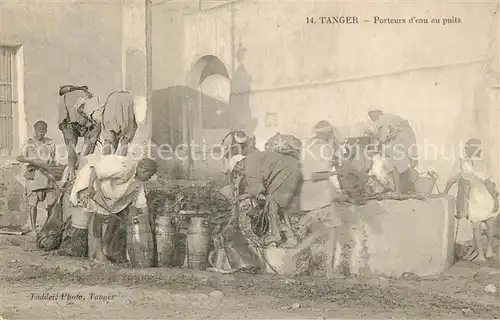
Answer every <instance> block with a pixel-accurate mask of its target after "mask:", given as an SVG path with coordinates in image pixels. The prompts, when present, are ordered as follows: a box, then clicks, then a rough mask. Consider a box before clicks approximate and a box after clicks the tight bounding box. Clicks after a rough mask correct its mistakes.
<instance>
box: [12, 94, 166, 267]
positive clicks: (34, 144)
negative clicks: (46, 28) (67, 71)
mask: <svg viewBox="0 0 500 320" xmlns="http://www.w3.org/2000/svg"><path fill="white" fill-rule="evenodd" d="M59 95H60V104H59V115H60V118H59V129H60V131H61V132H62V135H63V138H64V141H65V143H66V147H67V150H68V165H67V166H62V165H58V163H57V159H56V153H55V151H56V148H55V143H54V141H53V140H52V139H50V138H48V137H46V133H47V123H45V122H44V121H37V122H36V123H35V124H34V131H35V134H34V136H33V137H30V138H29V139H28V140H27V141H26V143H25V145H24V146H23V147H22V152H21V155H19V156H18V157H17V160H18V161H19V162H22V163H26V164H28V166H27V169H26V172H25V175H24V176H25V178H26V180H27V184H26V198H27V200H28V205H29V207H30V232H31V233H33V234H35V235H37V233H38V230H37V224H36V222H37V207H38V205H39V203H41V202H45V204H46V209H47V211H48V212H50V210H51V208H52V206H53V205H54V204H55V203H56V202H57V201H62V200H61V199H62V195H63V193H65V192H66V193H69V195H70V196H69V199H70V205H71V206H73V207H76V208H78V209H79V210H78V211H79V212H80V214H81V215H82V216H83V218H82V217H79V220H82V219H83V221H87V220H86V217H89V218H91V219H89V223H90V224H91V226H92V227H91V228H90V232H89V237H94V238H95V244H96V248H95V250H93V252H89V256H90V257H91V258H93V259H95V260H96V261H98V262H106V261H107V260H109V258H110V256H111V255H112V253H110V252H108V250H107V249H108V248H109V247H110V243H111V242H112V241H113V239H112V238H113V235H114V234H115V231H116V228H117V227H118V225H119V224H118V223H116V221H119V220H120V219H123V218H124V217H126V216H127V213H128V211H129V209H130V208H136V209H137V211H138V212H136V213H137V214H145V215H147V214H148V209H147V201H146V195H145V191H144V182H145V181H147V180H148V179H150V178H151V177H152V176H153V175H154V174H155V173H156V171H157V168H158V166H157V164H156V162H155V161H153V160H151V159H147V158H144V159H141V160H134V159H130V158H127V157H126V156H127V145H128V143H129V142H130V141H132V139H133V138H134V135H135V131H136V129H137V123H136V121H135V115H134V110H133V108H134V102H133V97H132V96H131V95H130V94H129V93H128V92H113V93H112V94H111V95H110V96H109V97H108V99H107V100H106V102H105V103H104V105H100V104H99V103H98V100H97V99H96V98H94V97H93V96H92V94H91V93H90V92H89V91H88V88H87V87H86V86H80V87H78V86H71V85H67V86H62V87H61V89H60V91H59ZM79 137H81V138H84V145H83V148H82V151H81V152H80V153H79V154H78V153H77V152H76V146H77V142H78V138H79ZM98 141H101V143H102V144H103V149H102V152H101V154H98V153H94V151H95V148H96V145H97V143H98ZM61 167H62V168H64V170H61ZM73 212H76V211H73ZM104 217H113V218H114V221H115V223H107V228H106V232H105V234H104V235H103V219H104ZM72 218H73V219H75V217H72ZM75 220H76V219H75ZM90 220H91V221H92V222H90ZM112 221H113V219H112ZM87 227H88V225H87V226H85V225H84V226H82V225H77V224H76V223H72V225H71V228H83V229H84V230H86V229H87Z"/></svg>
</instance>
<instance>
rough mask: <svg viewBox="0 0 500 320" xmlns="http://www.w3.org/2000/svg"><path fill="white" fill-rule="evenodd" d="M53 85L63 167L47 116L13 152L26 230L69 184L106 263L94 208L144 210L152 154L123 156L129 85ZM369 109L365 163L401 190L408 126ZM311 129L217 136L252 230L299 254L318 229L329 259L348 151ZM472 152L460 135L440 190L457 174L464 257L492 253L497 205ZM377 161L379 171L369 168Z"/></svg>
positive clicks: (411, 162) (102, 212)
mask: <svg viewBox="0 0 500 320" xmlns="http://www.w3.org/2000/svg"><path fill="white" fill-rule="evenodd" d="M59 94H60V96H61V102H60V105H59V111H60V112H59V114H60V119H59V129H60V131H61V132H62V134H63V137H64V141H65V143H66V146H67V149H68V154H69V157H68V158H69V159H68V165H67V166H66V167H65V170H64V172H63V173H62V174H61V172H60V171H61V169H60V168H61V166H58V165H57V161H56V158H55V157H56V155H55V144H54V141H53V140H52V139H50V138H47V137H46V133H47V123H45V122H43V121H37V122H36V123H35V124H34V132H35V134H34V136H33V137H30V138H29V139H28V140H27V142H26V144H25V145H24V147H23V149H22V154H21V155H20V156H19V157H18V158H17V160H18V161H20V162H23V163H26V164H28V166H27V169H26V172H25V177H26V179H27V193H26V196H27V200H28V204H29V206H30V227H31V231H32V232H33V233H36V231H37V225H36V221H37V206H38V205H39V203H41V202H44V201H45V202H46V204H47V209H50V207H51V206H52V205H53V204H54V202H55V201H56V199H57V198H58V194H60V193H61V192H69V193H70V197H69V199H70V202H71V205H73V206H75V207H77V208H80V209H81V210H82V212H85V214H87V215H90V216H92V217H93V218H92V222H91V228H90V231H91V232H89V236H90V235H92V236H93V237H95V239H96V240H97V247H96V250H95V252H93V253H92V252H89V256H90V257H92V258H94V259H96V260H97V261H100V262H105V261H106V260H108V259H109V257H110V252H108V251H109V250H108V247H109V245H110V242H111V241H112V237H113V234H114V232H115V231H116V230H115V229H116V228H117V225H118V224H117V223H115V224H108V227H107V228H106V230H107V231H106V234H104V235H103V234H102V225H103V217H105V216H112V217H114V218H115V220H116V221H118V220H119V219H123V218H124V217H125V216H126V215H127V213H128V211H129V209H130V208H132V207H134V208H137V209H138V213H139V214H145V215H147V214H148V210H147V201H146V195H145V191H144V182H145V181H147V180H148V179H150V178H151V177H152V176H153V175H154V174H155V173H156V171H157V168H158V166H157V164H156V163H155V162H154V161H153V160H151V159H142V160H139V161H133V160H131V159H129V158H127V157H126V155H127V145H128V143H129V142H130V141H132V139H133V138H134V134H135V131H136V129H137V124H136V122H135V115H134V112H133V98H132V96H131V95H130V94H129V93H126V92H115V93H112V94H111V95H110V96H109V97H108V99H107V101H106V102H105V103H104V105H102V106H101V105H99V103H98V102H97V100H96V99H95V98H93V96H92V94H91V93H90V92H89V91H88V88H87V87H75V86H63V87H61V90H60V92H59ZM369 117H370V119H371V120H372V121H373V123H374V128H373V129H371V130H366V132H365V135H366V136H369V137H372V138H373V139H374V141H377V146H378V147H377V148H376V152H375V154H373V155H372V159H371V161H372V165H371V166H370V168H368V169H370V170H368V171H369V173H370V174H372V175H375V176H376V177H375V178H377V179H378V180H379V182H380V185H382V186H383V188H382V189H384V190H385V191H387V190H390V191H394V192H396V193H400V192H404V184H405V183H408V182H411V179H412V178H411V177H410V175H409V172H411V170H412V169H414V168H415V167H416V166H417V164H418V158H417V156H418V155H417V154H416V150H417V148H415V147H414V146H415V145H416V138H415V133H414V131H413V129H412V128H411V126H410V125H409V123H408V121H406V120H404V119H402V118H400V117H398V116H394V115H390V114H386V113H384V112H382V111H380V110H374V111H370V112H369ZM314 132H315V135H314V137H313V138H312V139H309V140H307V141H306V144H305V148H304V145H303V144H302V142H301V141H300V140H298V139H295V140H294V139H291V140H288V144H287V143H283V141H280V142H279V143H277V144H276V145H273V144H268V145H266V149H265V150H264V151H260V150H258V149H257V148H256V145H255V136H253V135H249V134H247V133H245V132H244V131H235V132H231V133H230V134H229V135H228V136H226V137H225V138H224V140H223V145H224V151H225V158H224V170H223V171H224V173H225V174H226V177H227V181H228V182H230V185H231V186H232V189H231V190H232V193H231V195H229V196H230V197H231V199H232V201H233V203H234V204H235V205H241V204H243V203H245V204H248V203H250V204H252V205H251V206H250V208H251V210H250V211H249V216H250V217H251V220H252V229H253V230H254V232H255V233H256V234H258V235H259V236H261V235H265V237H263V238H264V244H265V245H266V246H267V245H271V244H274V245H277V246H281V247H285V248H291V249H293V252H294V253H293V254H294V255H298V254H300V253H301V252H302V251H303V250H305V249H307V248H308V247H309V246H310V244H311V243H312V242H313V241H314V240H315V239H316V238H318V237H321V236H327V238H328V241H327V243H329V244H331V250H329V259H333V248H334V245H335V242H336V238H337V233H338V231H337V230H338V228H339V227H340V226H341V224H342V221H341V219H340V216H339V212H341V211H342V210H344V209H345V200H346V192H344V191H345V190H343V189H342V183H340V188H339V187H337V186H335V185H334V184H333V183H332V180H334V179H332V178H333V177H334V176H338V178H339V179H338V180H339V182H340V180H341V179H340V178H341V177H342V176H345V175H344V173H345V172H343V170H344V169H345V170H347V169H346V168H349V166H348V165H345V164H344V163H343V161H344V160H345V159H349V158H348V157H347V158H345V159H343V152H339V150H342V147H341V145H340V143H339V139H338V137H336V136H335V133H334V132H335V131H334V128H333V126H332V125H331V124H330V123H329V122H328V121H325V120H323V121H319V122H318V123H317V124H316V125H315V126H314ZM78 137H83V138H84V139H85V142H84V147H83V150H82V151H81V153H80V154H77V153H76V142H77V139H78ZM283 137H290V136H283ZM291 137H293V136H291ZM99 140H100V141H101V142H102V144H103V146H104V148H103V152H102V155H98V154H93V153H94V150H95V147H96V144H97V142H98V141H99ZM297 141H298V143H300V145H299V146H297V145H296V143H297ZM294 144H295V145H294ZM344 151H345V150H344ZM481 151H482V147H481V141H479V140H478V139H470V140H469V141H468V142H467V144H466V146H465V154H464V156H463V157H462V158H461V159H460V160H459V162H458V164H457V166H456V170H455V172H454V174H453V176H452V177H451V178H450V179H449V181H448V183H447V186H446V189H445V191H444V193H448V192H449V191H450V190H451V187H452V185H453V184H454V183H457V182H458V184H459V194H458V196H457V199H458V201H457V203H459V206H458V213H459V216H460V217H465V218H467V219H469V220H470V221H471V222H472V223H473V227H474V228H473V229H474V245H473V247H472V248H471V249H470V252H468V256H469V258H470V257H472V258H474V259H478V260H484V259H485V258H491V257H493V250H492V238H493V234H494V230H493V228H494V219H495V217H497V215H498V207H499V203H498V192H497V191H496V188H495V184H494V183H493V182H492V178H491V176H489V175H488V174H487V173H486V170H485V167H484V166H483V165H482V164H483V162H484V161H483V160H481V159H482V157H481ZM377 159H378V160H377ZM380 164H382V165H381V167H382V168H383V169H384V170H374V168H375V167H376V165H379V166H380ZM376 171H378V173H377V172H376ZM380 171H383V172H380ZM344 185H345V183H344ZM64 190H67V191H64ZM347 195H348V193H347ZM296 196H298V197H299V199H300V210H301V212H303V213H304V216H305V217H306V218H307V219H306V220H307V221H308V223H307V224H306V229H307V230H302V231H303V232H302V233H301V235H300V237H299V236H298V235H297V232H295V231H294V230H293V227H292V224H291V222H290V217H289V216H288V214H287V210H288V209H289V207H290V204H291V203H292V200H293V199H294V198H295V197H296ZM247 207H248V206H247ZM483 222H485V223H486V224H487V226H488V232H487V234H488V244H487V249H486V253H485V254H484V253H483V247H482V245H481V227H480V225H481V223H483ZM75 227H77V226H75ZM78 227H81V226H78ZM472 258H471V259H472Z"/></svg>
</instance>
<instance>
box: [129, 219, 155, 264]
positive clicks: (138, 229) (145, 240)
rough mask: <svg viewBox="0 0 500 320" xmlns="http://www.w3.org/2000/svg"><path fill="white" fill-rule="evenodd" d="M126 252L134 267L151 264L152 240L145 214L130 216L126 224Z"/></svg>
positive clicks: (152, 253) (152, 257)
mask: <svg viewBox="0 0 500 320" xmlns="http://www.w3.org/2000/svg"><path fill="white" fill-rule="evenodd" d="M127 252H128V255H129V257H130V263H131V264H132V267H134V268H147V267H151V266H153V262H154V242H153V235H152V233H151V226H150V224H149V217H148V216H147V215H139V216H135V217H132V218H131V219H130V220H129V221H128V225H127Z"/></svg>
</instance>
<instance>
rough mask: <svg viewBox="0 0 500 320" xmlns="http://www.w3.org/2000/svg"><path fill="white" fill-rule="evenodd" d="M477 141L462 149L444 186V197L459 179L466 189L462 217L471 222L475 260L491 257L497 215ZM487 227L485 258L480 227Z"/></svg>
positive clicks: (495, 195) (467, 144)
mask: <svg viewBox="0 0 500 320" xmlns="http://www.w3.org/2000/svg"><path fill="white" fill-rule="evenodd" d="M481 152H482V146H481V140H479V139H475V138H472V139H469V140H468V141H467V142H466V144H465V148H464V153H465V155H464V157H463V158H461V159H460V161H459V163H458V164H457V165H456V169H455V172H454V174H453V175H452V177H451V178H450V179H449V180H448V182H447V184H446V189H445V191H444V193H445V194H448V192H449V191H450V189H451V187H452V186H453V184H454V183H456V182H458V181H459V180H461V181H462V182H464V183H465V184H466V185H467V186H468V192H467V194H466V195H465V197H466V199H465V200H466V207H465V210H466V213H467V214H466V215H467V218H468V219H469V220H470V221H471V223H472V229H473V241H474V249H475V250H476V251H477V253H478V255H477V258H476V260H477V261H485V258H493V256H494V254H493V248H492V242H493V235H494V231H495V230H494V227H495V223H494V222H495V218H496V217H497V215H498V192H497V191H496V190H495V184H494V183H493V182H492V180H491V177H490V176H489V175H488V174H487V173H486V170H485V164H484V159H482V157H481ZM482 223H485V224H486V227H487V241H488V242H487V246H486V255H485V254H484V251H483V245H482V243H481V224H482Z"/></svg>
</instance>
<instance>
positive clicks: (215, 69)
mask: <svg viewBox="0 0 500 320" xmlns="http://www.w3.org/2000/svg"><path fill="white" fill-rule="evenodd" d="M187 84H188V86H189V88H190V94H189V95H188V96H187V97H186V99H187V101H186V113H185V114H186V117H187V118H186V122H185V123H187V124H188V126H187V127H188V128H187V130H188V132H187V136H188V140H189V141H190V143H189V148H190V150H189V155H190V157H189V173H190V177H191V178H202V179H205V178H211V179H217V178H222V174H221V158H222V149H221V148H220V140H221V138H222V137H223V136H224V135H225V134H226V133H227V132H228V131H229V130H230V128H231V116H230V110H229V97H230V94H231V83H230V79H229V73H228V71H227V68H226V66H225V65H224V63H223V62H222V61H221V60H220V59H219V58H217V57H216V56H213V55H206V56H203V57H201V58H200V59H198V60H197V61H196V62H195V64H194V65H193V67H192V68H191V71H190V72H189V74H188V78H187Z"/></svg>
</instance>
